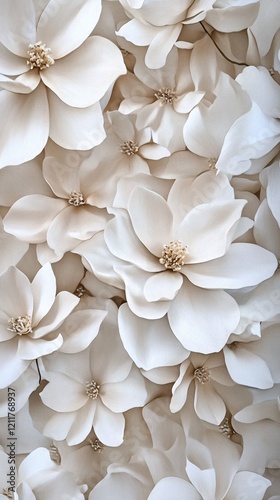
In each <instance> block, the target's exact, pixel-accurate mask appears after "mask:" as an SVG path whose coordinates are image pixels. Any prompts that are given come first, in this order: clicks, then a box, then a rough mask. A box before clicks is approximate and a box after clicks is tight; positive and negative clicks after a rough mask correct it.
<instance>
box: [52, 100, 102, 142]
mask: <svg viewBox="0 0 280 500" xmlns="http://www.w3.org/2000/svg"><path fill="white" fill-rule="evenodd" d="M48 100H49V106H50V137H51V139H52V140H53V141H54V142H56V143H57V144H59V146H61V147H63V148H66V149H79V150H82V151H84V150H88V149H91V148H93V147H94V146H97V145H98V144H100V143H101V142H102V141H103V140H104V139H105V137H106V134H105V130H104V126H103V116H102V111H101V108H100V104H99V103H98V102H97V103H95V104H93V105H92V106H88V107H86V108H74V107H71V106H68V105H67V104H65V103H64V102H63V101H62V100H61V99H59V97H57V95H56V94H55V93H54V92H52V91H48Z"/></svg>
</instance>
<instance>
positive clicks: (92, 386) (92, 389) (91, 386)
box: [86, 380, 100, 399]
mask: <svg viewBox="0 0 280 500" xmlns="http://www.w3.org/2000/svg"><path fill="white" fill-rule="evenodd" d="M99 389H100V385H98V384H97V383H96V382H95V381H94V380H92V381H91V382H86V395H87V396H88V397H89V398H90V399H96V398H97V396H98V395H99Z"/></svg>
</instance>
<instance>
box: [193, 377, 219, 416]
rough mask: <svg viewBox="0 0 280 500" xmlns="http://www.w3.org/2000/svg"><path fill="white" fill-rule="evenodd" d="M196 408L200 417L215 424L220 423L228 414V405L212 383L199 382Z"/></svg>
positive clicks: (195, 399)
mask: <svg viewBox="0 0 280 500" xmlns="http://www.w3.org/2000/svg"><path fill="white" fill-rule="evenodd" d="M194 408H195V411H196V413H197V415H198V417H199V418H201V419H202V420H205V421H206V422H209V423H210V424H214V425H219V424H220V423H221V422H222V420H223V419H224V417H225V414H226V405H225V403H224V401H223V400H222V398H221V396H220V395H219V394H218V393H217V392H216V391H215V389H214V388H213V386H212V385H211V383H208V384H204V385H203V384H201V383H200V382H197V384H196V390H195V395H194Z"/></svg>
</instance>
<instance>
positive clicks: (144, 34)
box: [116, 19, 158, 47]
mask: <svg viewBox="0 0 280 500" xmlns="http://www.w3.org/2000/svg"><path fill="white" fill-rule="evenodd" d="M157 32H158V27H155V26H152V25H150V24H143V23H141V22H140V21H139V20H138V19H132V20H131V21H128V23H125V24H124V25H123V26H122V27H121V28H120V29H119V30H118V31H116V35H118V36H123V37H124V38H125V39H126V40H128V41H129V42H132V43H134V44H135V45H139V46H140V47H142V46H145V45H150V43H151V42H152V40H153V38H154V37H155V36H156V34H157Z"/></svg>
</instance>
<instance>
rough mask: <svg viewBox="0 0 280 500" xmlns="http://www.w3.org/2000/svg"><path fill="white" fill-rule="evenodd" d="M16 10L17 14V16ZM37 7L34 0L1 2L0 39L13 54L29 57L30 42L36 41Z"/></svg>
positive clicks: (6, 0) (5, 0)
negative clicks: (35, 7)
mask: <svg viewBox="0 0 280 500" xmlns="http://www.w3.org/2000/svg"><path fill="white" fill-rule="evenodd" d="M15 12H16V13H17V15H16V16H15ZM35 38H36V24H35V9H34V4H33V2H32V0H26V1H24V2H22V1H21V0H14V2H13V3H11V2H10V1H9V0H3V2H1V18H0V41H1V43H3V45H5V47H6V48H7V49H8V50H10V51H11V52H12V53H13V54H16V55H18V56H21V57H25V58H26V59H27V50H28V45H29V44H30V43H35V41H36V40H35Z"/></svg>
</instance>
